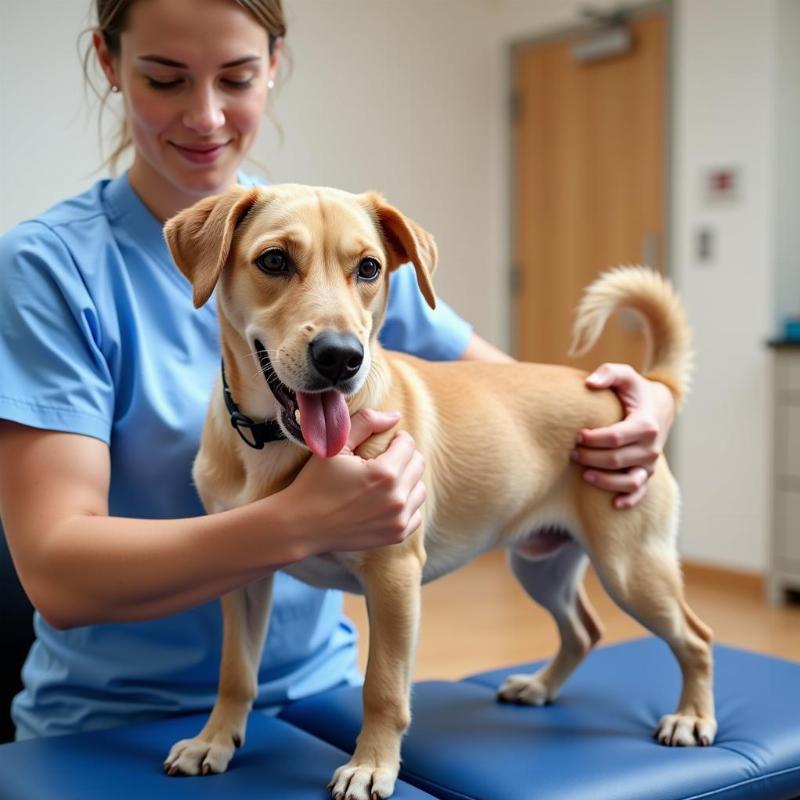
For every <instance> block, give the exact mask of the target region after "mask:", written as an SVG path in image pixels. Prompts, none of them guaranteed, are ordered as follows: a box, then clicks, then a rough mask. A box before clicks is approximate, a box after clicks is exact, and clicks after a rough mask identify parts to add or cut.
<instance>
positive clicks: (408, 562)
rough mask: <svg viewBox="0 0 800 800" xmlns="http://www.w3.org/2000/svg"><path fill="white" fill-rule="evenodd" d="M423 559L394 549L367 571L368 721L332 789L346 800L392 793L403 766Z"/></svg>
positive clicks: (372, 559) (373, 558) (375, 557)
mask: <svg viewBox="0 0 800 800" xmlns="http://www.w3.org/2000/svg"><path fill="white" fill-rule="evenodd" d="M421 582H422V562H421V559H420V557H419V555H418V554H417V553H414V552H410V551H406V552H405V553H403V554H393V553H391V550H387V551H383V552H381V553H376V554H374V555H372V556H370V560H369V562H368V565H367V569H366V574H365V575H364V594H365V596H366V599H367V612H368V614H369V658H368V660H367V674H366V680H365V682H364V721H363V724H362V727H361V733H360V734H359V736H358V741H357V744H356V749H355V752H354V753H353V757H352V758H351V759H350V761H349V762H348V763H347V764H345V765H344V766H342V767H339V769H337V770H336V772H335V773H334V775H333V778H332V779H331V782H330V784H329V786H328V788H329V789H330V791H331V794H332V795H333V796H334V798H336V800H340V798H343V797H347V798H348V800H350V799H351V798H352V800H371V798H373V799H374V798H385V797H389V796H390V795H391V794H392V792H393V791H394V784H395V781H396V779H397V773H398V771H399V769H400V742H401V739H402V738H403V734H404V733H405V731H406V729H407V728H408V726H409V724H410V722H411V710H410V701H409V693H410V685H411V667H412V662H413V658H414V650H415V648H416V643H417V633H418V629H419V605H420V586H421Z"/></svg>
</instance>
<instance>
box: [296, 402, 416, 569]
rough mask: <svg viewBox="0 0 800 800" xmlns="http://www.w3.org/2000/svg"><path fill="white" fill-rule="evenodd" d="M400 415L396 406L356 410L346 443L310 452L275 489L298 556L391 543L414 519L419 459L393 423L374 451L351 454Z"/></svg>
mask: <svg viewBox="0 0 800 800" xmlns="http://www.w3.org/2000/svg"><path fill="white" fill-rule="evenodd" d="M399 418H400V415H399V414H396V413H388V412H377V411H371V410H365V411H359V412H358V413H357V414H356V415H355V416H354V417H353V418H352V425H351V429H350V436H349V438H348V440H347V444H346V445H345V449H344V450H342V452H341V453H339V455H336V456H334V457H333V458H319V457H317V456H312V457H311V458H310V459H309V460H308V463H307V464H306V465H305V466H304V467H303V469H302V470H301V471H300V474H299V475H298V476H297V478H295V480H294V481H293V482H292V483H291V484H290V485H289V486H288V487H287V488H286V489H285V490H284V491H283V492H281V493H280V497H281V502H282V505H283V508H284V509H285V511H286V514H287V515H288V516H289V517H290V519H289V521H288V524H289V525H290V526H291V529H292V531H293V532H294V533H296V534H297V536H298V543H299V545H300V551H301V557H305V556H306V555H314V554H318V553H326V552H330V551H332V550H362V549H366V548H370V547H380V546H385V545H389V544H397V543H398V542H402V541H403V539H405V538H406V537H407V536H408V535H409V534H410V533H412V532H413V531H415V530H416V529H417V528H418V527H419V525H420V523H421V522H422V515H421V512H420V506H421V505H422V503H423V502H424V500H425V497H426V491H425V485H424V484H423V483H422V473H423V471H424V468H425V465H424V462H423V459H422V454H421V453H420V452H419V451H418V450H417V449H416V446H415V444H414V440H413V439H412V438H411V436H410V435H409V434H408V433H406V432H405V431H398V433H397V435H396V436H395V437H394V439H392V441H391V443H390V444H389V447H388V448H387V449H386V450H385V451H384V452H383V453H382V454H381V455H379V456H377V457H376V458H373V459H369V460H365V459H363V458H361V457H360V456H356V455H354V454H353V452H354V451H355V450H356V448H358V447H359V446H360V445H361V444H363V442H365V441H366V440H367V439H368V438H369V437H370V436H372V435H373V434H378V433H383V432H385V431H387V430H389V429H390V428H391V427H392V426H393V425H396V424H397V421H398V419H399Z"/></svg>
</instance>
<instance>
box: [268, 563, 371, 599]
mask: <svg viewBox="0 0 800 800" xmlns="http://www.w3.org/2000/svg"><path fill="white" fill-rule="evenodd" d="M283 571H284V572H288V573H289V575H291V576H292V577H293V578H297V580H299V581H303V583H307V584H308V585H309V586H316V587H317V588H318V589H339V590H340V591H343V592H350V593H351V594H364V589H363V587H362V586H361V582H360V581H359V580H358V578H357V577H356V576H355V575H354V574H353V573H352V572H351V571H350V570H348V569H347V567H345V566H344V565H343V564H341V563H340V562H339V561H337V560H336V557H335V556H332V555H331V556H312V557H311V558H306V559H304V560H303V561H298V562H296V563H294V564H290V565H289V566H287V567H284V569H283Z"/></svg>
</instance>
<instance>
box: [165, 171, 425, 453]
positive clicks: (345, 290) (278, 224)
mask: <svg viewBox="0 0 800 800" xmlns="http://www.w3.org/2000/svg"><path fill="white" fill-rule="evenodd" d="M164 234H165V237H166V240H167V244H168V245H169V248H170V251H171V253H172V256H173V258H174V259H175V263H176V264H177V265H178V267H179V268H180V270H181V271H182V272H183V274H184V275H185V276H186V277H187V278H188V279H189V281H190V282H191V284H192V287H193V291H194V304H195V306H196V307H198V308H199V307H200V306H202V305H203V304H204V303H205V302H206V301H207V300H208V299H209V297H210V296H211V294H212V292H213V291H214V289H215V287H216V289H217V307H218V313H219V315H220V320H221V324H222V329H223V332H224V335H225V333H226V332H228V331H232V332H234V333H235V334H236V335H238V337H239V338H240V340H241V343H242V344H243V345H244V347H245V348H246V350H247V352H249V353H251V354H254V355H255V356H256V357H257V362H258V364H259V365H260V367H261V369H262V370H263V372H264V375H265V377H266V378H267V383H264V381H263V380H261V385H262V386H263V391H265V392H269V391H270V390H271V391H272V394H273V395H274V398H275V400H276V401H277V406H278V414H277V416H278V421H279V424H280V425H281V427H282V429H283V431H284V433H285V434H286V435H287V436H288V437H289V438H291V439H293V440H295V441H296V442H298V443H300V444H305V445H306V446H307V447H308V448H309V449H310V450H311V451H312V452H314V453H316V454H318V455H324V456H331V455H335V454H336V453H338V452H339V451H340V450H341V449H342V447H343V446H344V444H345V442H346V440H347V436H348V434H349V431H350V414H349V410H348V407H347V402H346V401H347V398H349V397H352V396H353V395H354V394H355V393H356V392H358V391H359V390H360V389H361V387H362V386H363V385H364V383H365V381H366V380H367V376H368V375H369V373H370V370H371V367H372V356H371V353H372V350H373V347H374V342H375V337H376V336H377V333H378V331H379V329H380V326H381V323H382V321H383V317H384V314H385V311H386V303H387V299H388V292H389V274H390V273H391V272H392V271H393V270H395V269H397V267H398V266H400V265H401V264H403V263H406V262H409V261H410V262H412V263H413V265H414V268H415V270H416V274H417V281H418V284H419V287H420V290H421V292H422V294H423V295H424V297H425V299H426V301H427V302H428V304H429V305H430V306H431V307H433V306H434V305H435V303H436V299H435V295H434V291H433V284H432V282H431V275H432V274H433V271H434V269H435V268H436V259H437V251H436V245H435V244H434V241H433V237H432V236H431V235H430V234H429V233H427V232H426V231H424V230H422V228H420V227H419V226H418V225H416V224H415V223H414V222H412V221H411V220H410V219H408V218H406V217H405V216H404V215H403V214H401V213H400V212H399V211H398V210H397V209H395V208H393V207H392V206H390V205H389V204H388V203H387V202H386V201H385V200H384V199H383V198H382V197H381V196H380V195H378V194H375V193H367V194H360V195H353V194H349V193H347V192H342V191H338V190H335V189H327V188H312V187H307V186H299V185H294V184H285V185H280V186H272V187H262V188H252V189H245V188H241V187H236V188H234V189H231V190H230V191H228V192H226V193H225V194H221V195H217V196H215V197H209V198H206V199H204V200H201V201H200V202H199V203H197V204H195V205H194V206H192V207H191V208H189V209H187V210H185V211H182V212H181V213H180V214H178V215H177V216H175V217H173V218H172V219H171V220H169V221H168V222H167V224H166V227H165V229H164ZM267 385H269V389H267ZM298 411H299V414H298V413H297V412H298ZM298 416H299V423H298V419H297V418H298Z"/></svg>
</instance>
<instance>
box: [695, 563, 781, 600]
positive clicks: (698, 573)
mask: <svg viewBox="0 0 800 800" xmlns="http://www.w3.org/2000/svg"><path fill="white" fill-rule="evenodd" d="M682 567H683V575H684V578H685V579H686V581H687V583H690V584H692V583H694V584H702V585H703V586H706V587H714V588H719V589H720V590H724V591H727V592H730V591H736V592H744V593H746V594H748V595H754V596H758V597H760V598H763V597H764V596H765V594H764V593H765V591H766V578H765V576H764V575H763V574H762V573H760V572H749V571H747V570H739V569H731V568H729V567H717V566H711V565H710V564H703V563H701V562H698V561H683V562H682Z"/></svg>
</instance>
